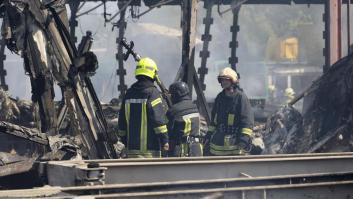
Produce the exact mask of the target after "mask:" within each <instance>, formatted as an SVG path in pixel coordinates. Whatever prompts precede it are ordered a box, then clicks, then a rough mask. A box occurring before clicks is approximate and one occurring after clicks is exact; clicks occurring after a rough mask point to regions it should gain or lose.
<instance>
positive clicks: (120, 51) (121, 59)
mask: <svg viewBox="0 0 353 199" xmlns="http://www.w3.org/2000/svg"><path fill="white" fill-rule="evenodd" d="M124 5H125V3H124V2H118V7H119V9H121V8H122V7H123V6H124ZM125 13H126V9H123V10H121V12H120V19H119V21H118V22H117V23H116V24H115V25H116V26H117V27H118V29H119V37H118V38H117V39H116V43H117V44H118V53H117V54H116V55H115V58H116V59H117V60H118V64H119V69H118V70H116V74H117V75H119V86H118V91H120V95H119V99H123V97H124V96H125V93H126V90H127V86H126V84H125V75H126V69H125V68H124V55H123V46H122V45H121V44H120V41H121V40H122V39H123V38H124V35H125V29H126V25H127V23H126V21H125Z"/></svg>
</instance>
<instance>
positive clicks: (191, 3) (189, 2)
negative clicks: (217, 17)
mask: <svg viewBox="0 0 353 199" xmlns="http://www.w3.org/2000/svg"><path fill="white" fill-rule="evenodd" d="M181 8H182V38H183V41H182V42H183V43H182V63H181V65H182V66H183V71H184V72H183V76H182V80H183V81H184V82H186V83H187V84H188V86H189V89H190V96H192V89H193V87H192V85H193V75H194V74H193V72H194V71H193V69H192V67H194V58H195V40H196V28H197V27H196V17H197V0H183V1H182V5H181Z"/></svg>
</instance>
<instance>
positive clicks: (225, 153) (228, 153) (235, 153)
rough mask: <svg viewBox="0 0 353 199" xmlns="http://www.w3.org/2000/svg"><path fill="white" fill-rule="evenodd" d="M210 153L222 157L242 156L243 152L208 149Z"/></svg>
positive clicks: (239, 150) (238, 150)
mask: <svg viewBox="0 0 353 199" xmlns="http://www.w3.org/2000/svg"><path fill="white" fill-rule="evenodd" d="M210 153H211V154H212V155H218V156H223V155H244V154H245V153H244V151H243V150H241V149H237V150H233V151H217V150H214V149H212V148H211V149H210Z"/></svg>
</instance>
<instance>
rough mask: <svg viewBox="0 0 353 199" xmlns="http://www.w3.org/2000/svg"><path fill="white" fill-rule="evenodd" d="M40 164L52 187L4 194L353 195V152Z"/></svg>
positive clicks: (73, 195)
mask: <svg viewBox="0 0 353 199" xmlns="http://www.w3.org/2000/svg"><path fill="white" fill-rule="evenodd" d="M38 165H39V168H40V169H39V170H41V171H42V175H43V176H46V177H48V184H49V185H51V186H50V187H42V188H36V189H27V190H11V191H0V198H3V197H16V196H17V197H32V198H35V197H54V198H66V197H76V196H82V197H83V196H90V197H92V198H207V197H213V198H218V197H220V196H221V197H222V198H242V199H245V198H266V199H267V198H286V199H289V198H349V197H350V198H352V197H353V189H352V187H353V166H352V165H353V153H330V154H295V155H267V156H240V157H239V156H238V157H234V156H233V157H204V158H167V159H127V160H87V161H61V162H42V163H38ZM82 185H84V186H82ZM86 185H89V186H86Z"/></svg>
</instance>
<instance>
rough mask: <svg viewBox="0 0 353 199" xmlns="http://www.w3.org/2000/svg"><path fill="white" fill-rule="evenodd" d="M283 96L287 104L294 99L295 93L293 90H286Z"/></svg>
mask: <svg viewBox="0 0 353 199" xmlns="http://www.w3.org/2000/svg"><path fill="white" fill-rule="evenodd" d="M284 96H286V98H287V100H286V103H287V104H288V103H289V102H291V101H292V100H293V99H294V97H295V92H294V90H293V88H290V87H288V88H286V90H284Z"/></svg>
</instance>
